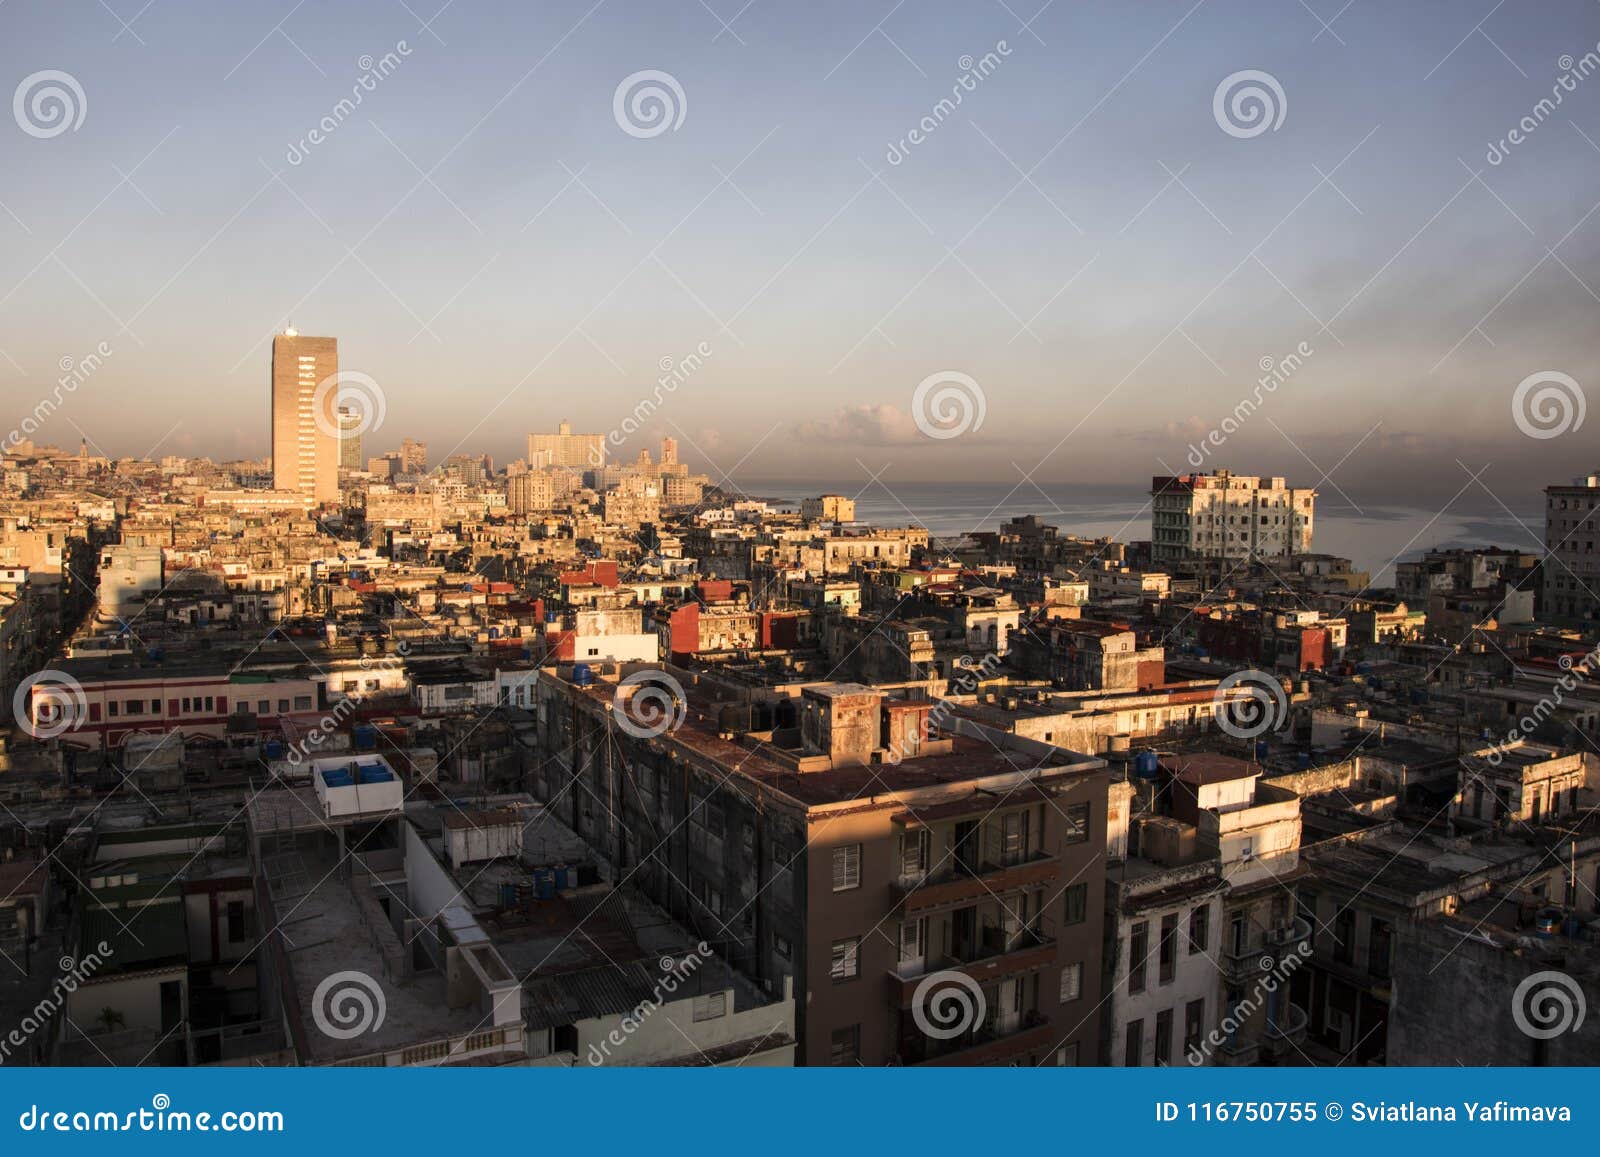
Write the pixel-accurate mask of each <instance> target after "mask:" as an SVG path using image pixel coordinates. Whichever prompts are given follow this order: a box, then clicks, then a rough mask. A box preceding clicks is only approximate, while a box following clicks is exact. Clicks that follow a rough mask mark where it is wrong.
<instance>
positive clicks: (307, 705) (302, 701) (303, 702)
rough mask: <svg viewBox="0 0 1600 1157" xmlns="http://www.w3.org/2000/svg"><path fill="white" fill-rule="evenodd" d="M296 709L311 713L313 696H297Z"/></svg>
mask: <svg viewBox="0 0 1600 1157" xmlns="http://www.w3.org/2000/svg"><path fill="white" fill-rule="evenodd" d="M206 707H207V709H209V708H210V707H211V700H209V699H207V700H206ZM294 709H295V710H296V711H310V710H311V696H309V695H296V696H295V697H294Z"/></svg>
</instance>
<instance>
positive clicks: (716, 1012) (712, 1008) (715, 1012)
mask: <svg viewBox="0 0 1600 1157" xmlns="http://www.w3.org/2000/svg"><path fill="white" fill-rule="evenodd" d="M727 1013H728V994H727V993H726V992H713V993H709V994H707V995H706V996H697V997H695V998H694V1019H695V1020H697V1021H700V1020H717V1019H719V1018H721V1017H723V1016H726V1015H727Z"/></svg>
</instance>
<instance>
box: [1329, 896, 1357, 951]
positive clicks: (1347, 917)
mask: <svg viewBox="0 0 1600 1157" xmlns="http://www.w3.org/2000/svg"><path fill="white" fill-rule="evenodd" d="M1333 958H1334V959H1335V960H1337V961H1338V962H1339V963H1340V964H1353V963H1354V962H1355V958H1356V914H1355V913H1354V912H1352V911H1350V910H1349V909H1348V908H1346V909H1343V910H1342V911H1340V913H1339V914H1338V915H1337V916H1335V917H1334V920H1333Z"/></svg>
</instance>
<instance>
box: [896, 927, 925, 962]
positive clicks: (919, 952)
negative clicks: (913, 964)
mask: <svg viewBox="0 0 1600 1157" xmlns="http://www.w3.org/2000/svg"><path fill="white" fill-rule="evenodd" d="M927 940H928V921H927V918H926V917H923V918H922V919H919V920H907V921H905V922H904V923H903V924H901V925H900V959H901V960H902V961H908V960H921V959H922V956H923V953H924V945H926V943H927Z"/></svg>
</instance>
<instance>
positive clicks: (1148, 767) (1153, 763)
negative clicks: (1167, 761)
mask: <svg viewBox="0 0 1600 1157" xmlns="http://www.w3.org/2000/svg"><path fill="white" fill-rule="evenodd" d="M1160 766H1161V757H1160V756H1159V755H1157V754H1156V753H1155V752H1153V751H1141V752H1140V753H1139V754H1138V755H1137V756H1135V757H1134V760H1133V771H1134V774H1135V775H1137V776H1138V777H1139V778H1140V779H1154V778H1155V777H1156V771H1157V769H1158V768H1160Z"/></svg>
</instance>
